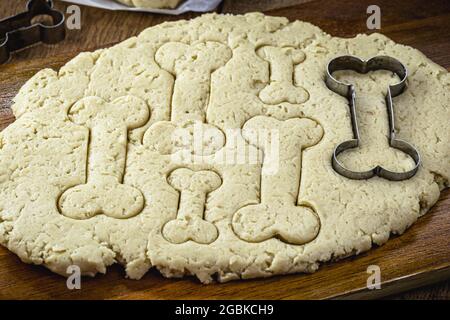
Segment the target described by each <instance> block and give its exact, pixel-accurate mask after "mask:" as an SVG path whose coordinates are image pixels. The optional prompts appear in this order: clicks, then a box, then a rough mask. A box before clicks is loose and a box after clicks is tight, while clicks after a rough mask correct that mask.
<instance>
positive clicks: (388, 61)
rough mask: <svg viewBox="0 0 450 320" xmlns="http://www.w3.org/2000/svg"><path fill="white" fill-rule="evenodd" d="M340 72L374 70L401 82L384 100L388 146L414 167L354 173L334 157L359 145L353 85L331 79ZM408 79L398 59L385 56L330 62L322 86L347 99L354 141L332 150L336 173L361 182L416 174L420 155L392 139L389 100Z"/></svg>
mask: <svg viewBox="0 0 450 320" xmlns="http://www.w3.org/2000/svg"><path fill="white" fill-rule="evenodd" d="M339 70H353V71H356V72H358V73H363V74H365V73H368V72H369V71H375V70H389V71H392V72H393V73H395V74H397V76H398V77H399V78H400V82H398V83H396V84H393V85H390V86H388V90H387V94H386V97H385V100H386V107H387V114H388V121H389V145H390V146H391V147H392V148H395V149H399V150H401V151H403V152H405V153H406V154H408V155H409V156H410V157H411V158H412V159H413V160H414V163H415V166H414V168H412V169H411V170H409V171H406V172H393V171H390V170H387V169H385V168H383V167H381V166H379V165H377V166H376V167H375V168H373V169H371V170H368V171H363V172H357V171H352V170H349V169H347V168H346V167H345V166H344V165H343V164H342V163H341V162H340V161H339V160H338V158H337V157H338V155H339V154H340V153H341V152H343V151H345V150H347V149H351V148H356V147H358V146H359V143H360V135H359V129H358V122H357V119H356V107H355V96H356V93H355V88H354V86H353V85H351V84H345V83H343V82H340V81H338V80H336V78H334V77H333V73H334V72H335V71H339ZM407 76H408V71H407V69H406V67H405V66H404V65H403V64H402V63H401V62H400V61H398V60H397V59H394V58H392V57H388V56H376V57H373V58H371V59H369V60H367V61H365V60H361V59H360V58H358V57H354V56H340V57H337V58H334V59H332V60H331V61H330V62H329V63H328V66H327V73H326V80H325V83H326V85H327V87H328V88H329V89H330V90H332V91H334V92H336V93H338V94H339V95H341V96H343V97H346V98H347V99H348V101H349V107H350V117H351V122H352V130H353V139H351V140H347V141H344V142H342V143H341V144H339V145H337V146H336V148H335V149H334V151H333V156H332V166H333V169H334V170H335V171H336V172H337V173H339V174H340V175H342V176H344V177H347V178H349V179H357V180H361V179H370V178H372V177H374V176H379V177H382V178H385V179H388V180H393V181H400V180H405V179H409V178H411V177H412V176H414V175H415V174H416V172H417V170H418V169H419V165H420V162H421V158H420V154H419V152H418V151H417V149H416V148H414V147H413V146H412V145H411V144H409V143H408V142H406V141H404V140H400V139H396V137H395V125H394V109H393V104H392V97H395V96H398V95H400V94H401V93H403V91H404V90H405V87H406V78H407Z"/></svg>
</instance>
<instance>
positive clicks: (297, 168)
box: [233, 116, 323, 244]
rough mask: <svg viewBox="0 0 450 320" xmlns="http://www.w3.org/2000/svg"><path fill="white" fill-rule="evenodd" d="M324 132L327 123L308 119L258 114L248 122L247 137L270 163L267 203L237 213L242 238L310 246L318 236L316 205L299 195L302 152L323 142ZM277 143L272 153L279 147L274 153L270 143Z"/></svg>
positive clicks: (265, 177) (264, 179) (264, 190)
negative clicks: (309, 243)
mask: <svg viewBox="0 0 450 320" xmlns="http://www.w3.org/2000/svg"><path fill="white" fill-rule="evenodd" d="M267 132H269V134H266V133H267ZM322 135H323V130H322V127H321V126H320V125H319V124H318V123H317V122H315V121H313V120H310V119H307V118H293V119H289V120H286V121H279V120H277V119H274V118H270V117H266V116H256V117H254V118H252V119H250V120H249V121H247V122H246V123H245V125H244V128H243V136H244V138H245V139H246V140H247V141H248V142H249V143H250V144H253V145H255V146H256V147H258V148H259V149H261V150H263V152H264V163H263V170H262V174H261V203H260V204H256V205H248V206H245V207H243V208H241V209H240V210H239V211H238V212H236V214H235V215H234V217H233V229H234V231H235V232H236V234H237V235H238V236H239V237H240V238H241V239H243V240H246V241H250V242H260V241H264V240H267V239H270V238H272V237H277V238H280V239H281V240H283V241H285V242H288V243H291V244H304V243H307V242H309V241H312V240H313V239H314V238H315V237H316V236H317V234H318V232H319V229H320V221H319V218H318V216H317V214H316V213H315V212H314V210H313V209H312V205H310V204H306V203H305V202H304V201H299V200H298V194H299V189H300V181H301V179H300V178H301V160H302V150H303V149H304V148H307V147H310V146H313V145H315V144H317V143H318V142H319V141H320V139H321V138H322ZM267 139H270V140H272V141H269V142H268V141H267ZM274 140H277V141H274ZM273 144H275V145H277V146H278V148H276V150H275V154H270V153H272V152H273V150H272V151H270V152H269V150H268V148H267V146H268V145H273ZM271 149H273V148H271ZM268 166H269V167H271V169H270V170H267V167H268ZM274 166H275V167H276V168H277V169H276V170H275V171H274V170H273V167H274Z"/></svg>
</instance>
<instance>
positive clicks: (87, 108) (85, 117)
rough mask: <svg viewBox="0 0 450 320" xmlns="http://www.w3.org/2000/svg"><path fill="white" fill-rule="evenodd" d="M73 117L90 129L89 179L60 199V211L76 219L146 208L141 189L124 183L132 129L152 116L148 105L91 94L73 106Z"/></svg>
mask: <svg viewBox="0 0 450 320" xmlns="http://www.w3.org/2000/svg"><path fill="white" fill-rule="evenodd" d="M68 116H69V119H70V120H71V121H72V122H74V123H76V124H78V125H82V126H85V127H87V128H88V129H89V134H90V138H89V145H88V154H87V173H86V175H87V179H86V183H85V184H81V185H77V186H75V187H72V188H69V189H67V190H66V191H65V192H64V193H63V194H62V195H61V197H60V198H59V201H58V204H59V209H60V212H61V213H62V214H63V215H65V216H67V217H71V218H74V219H87V218H90V217H93V216H95V215H97V214H105V215H107V216H109V217H113V218H129V217H132V216H134V215H136V214H138V213H139V212H141V210H142V209H143V207H144V197H143V195H142V193H141V191H140V190H138V189H136V188H134V187H132V186H129V185H125V184H123V176H124V173H125V166H126V157H127V144H128V130H130V129H135V128H139V127H141V126H143V125H144V124H145V123H146V122H147V121H148V119H149V117H150V111H149V108H148V106H147V104H146V103H145V102H144V101H143V100H141V99H139V98H136V97H133V96H125V97H120V98H118V99H116V100H114V101H113V102H111V103H107V102H106V101H104V100H103V99H100V98H98V97H87V98H84V99H82V100H80V101H78V102H77V103H75V104H74V105H73V106H72V107H71V108H70V109H69V114H68Z"/></svg>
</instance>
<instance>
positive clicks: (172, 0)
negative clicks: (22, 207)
mask: <svg viewBox="0 0 450 320" xmlns="http://www.w3.org/2000/svg"><path fill="white" fill-rule="evenodd" d="M116 1H117V2H121V3H123V4H126V5H127V6H131V7H137V8H149V9H163V8H169V9H173V8H176V7H177V6H178V5H179V4H180V3H181V1H183V0H116Z"/></svg>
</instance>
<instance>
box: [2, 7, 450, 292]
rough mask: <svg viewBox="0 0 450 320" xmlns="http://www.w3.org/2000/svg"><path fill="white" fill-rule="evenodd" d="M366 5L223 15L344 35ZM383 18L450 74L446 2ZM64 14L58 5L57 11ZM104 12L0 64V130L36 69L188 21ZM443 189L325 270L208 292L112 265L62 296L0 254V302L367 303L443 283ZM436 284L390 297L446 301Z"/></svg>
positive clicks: (45, 275) (41, 276)
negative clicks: (434, 200) (423, 210)
mask: <svg viewBox="0 0 450 320" xmlns="http://www.w3.org/2000/svg"><path fill="white" fill-rule="evenodd" d="M25 2H26V1H25V0H20V1H16V0H3V1H2V2H1V3H0V13H1V14H2V15H9V14H13V13H15V12H19V11H22V10H23V7H24V4H25ZM369 4H372V1H370V0H362V1H358V2H356V1H350V0H333V1H312V0H299V1H295V0H278V1H269V0H254V1H251V0H243V1H233V0H225V1H224V3H223V4H222V6H221V10H222V11H224V12H233V13H244V12H248V11H263V12H265V13H266V14H269V15H279V16H286V17H288V18H289V19H291V20H294V19H302V20H306V21H309V22H312V23H314V24H316V25H318V26H320V27H321V28H323V29H324V30H325V31H326V32H328V33H330V34H333V35H338V36H343V37H351V36H354V35H355V34H357V33H359V32H370V31H368V30H367V29H366V26H365V21H366V20H365V19H366V18H367V15H366V8H367V6H368V5H369ZM377 4H378V5H379V6H380V7H381V10H382V29H381V30H380V32H382V33H383V34H385V35H387V36H388V37H390V38H392V39H393V40H395V41H396V42H399V43H403V44H407V45H412V46H414V47H416V48H418V49H420V50H421V51H423V52H424V53H425V54H426V55H427V56H428V57H429V58H431V59H432V60H434V61H435V62H437V63H439V64H441V65H443V66H444V67H446V68H450V2H449V1H447V0H428V1H426V2H424V1H421V0H402V1H391V0H390V1H386V0H381V1H377ZM57 6H58V8H60V9H62V10H64V8H65V7H66V6H67V5H66V4H65V3H60V2H58V3H57ZM196 15H197V14H186V15H183V16H180V17H173V16H164V15H154V14H142V13H129V12H107V11H103V10H99V9H93V8H87V7H82V30H81V31H70V32H69V34H68V37H67V40H65V41H64V42H63V43H60V44H57V45H54V46H37V47H34V48H30V49H27V50H24V51H21V52H19V53H17V54H15V55H14V56H13V59H12V60H11V62H10V63H9V64H7V65H3V66H0V130H2V129H3V128H4V127H6V126H7V125H8V124H9V123H11V122H12V121H14V117H13V115H12V113H11V110H10V109H9V106H10V105H11V100H12V98H13V97H14V96H15V94H16V93H17V90H18V89H19V88H20V87H21V86H22V85H23V83H24V82H25V81H26V80H27V79H29V78H30V77H31V76H32V75H33V74H34V73H35V72H37V71H38V70H40V69H42V68H44V67H49V68H54V69H58V68H59V67H60V66H61V65H63V64H64V63H65V62H67V61H69V60H70V59H71V58H72V57H73V56H74V55H76V54H77V53H78V52H80V51H85V50H92V49H96V48H99V47H105V46H109V45H110V44H113V43H116V42H119V41H121V40H123V39H125V38H128V37H130V36H133V35H136V34H138V33H139V32H140V31H142V29H144V28H146V27H148V26H151V25H155V24H157V23H160V22H162V21H167V20H175V19H179V18H190V17H194V16H196ZM449 212H450V191H449V190H446V191H444V192H443V194H442V196H441V199H440V201H439V203H438V204H437V205H436V206H435V207H434V208H433V209H432V210H431V211H430V212H429V213H428V214H427V215H425V216H424V217H422V218H420V219H419V221H418V222H417V223H416V224H414V225H413V226H412V227H411V228H410V229H409V230H408V231H407V232H406V233H405V234H404V235H402V236H398V237H394V238H393V239H391V240H390V241H389V242H388V243H387V244H386V245H384V246H382V247H379V248H376V249H374V250H371V251H370V252H367V253H364V254H362V255H360V256H357V257H352V258H348V259H344V260H342V261H339V262H335V263H327V264H325V265H324V266H322V268H321V269H320V271H318V272H317V273H315V274H312V275H289V276H278V277H274V278H269V279H259V280H245V281H239V282H231V283H226V284H216V285H208V286H205V285H201V284H199V283H198V281H196V280H194V279H192V278H188V279H181V280H174V279H164V278H163V277H162V276H161V275H160V274H159V273H158V272H157V271H154V270H153V271H151V272H149V274H147V275H146V276H145V277H144V279H142V280H141V281H132V280H126V279H124V278H123V277H124V272H123V270H122V268H121V267H120V266H113V267H112V268H110V270H109V272H108V274H107V275H105V276H99V277H97V278H95V279H83V282H82V290H80V291H70V290H68V289H67V288H66V285H65V279H64V278H62V277H60V276H57V275H54V274H52V273H51V272H49V271H48V270H46V269H45V268H43V267H38V266H32V265H27V264H24V263H21V262H20V261H19V259H18V258H17V257H16V256H15V255H13V254H12V253H10V252H8V251H7V250H6V249H4V248H0V266H1V268H0V299H4V298H13V299H20V298H27V299H48V298H50V299H54V298H62V299H91V298H100V299H102V298H105V299H141V298H142V299H204V298H206V299H246V298H253V299H263V298H265V299H300V298H305V299H316V298H349V297H350V298H355V297H358V298H359V297H360V298H369V297H370V298H374V297H381V296H387V295H392V294H393V293H396V292H401V291H405V290H408V289H411V288H415V287H419V286H423V285H429V284H431V283H434V282H437V281H441V280H444V279H449V278H450V250H449V248H450V237H449V234H450V216H449ZM371 264H376V265H379V266H380V268H381V271H382V281H383V283H382V289H381V290H376V291H369V290H367V289H366V280H367V277H368V274H367V273H366V269H367V267H368V266H369V265H371ZM449 284H450V282H448V281H447V282H444V283H443V284H442V285H440V286H438V287H436V286H434V287H431V288H430V287H428V288H427V289H422V290H418V291H414V292H411V293H408V294H405V295H402V296H397V297H396V298H400V299H401V298H436V297H444V298H449V297H450V296H449Z"/></svg>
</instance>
